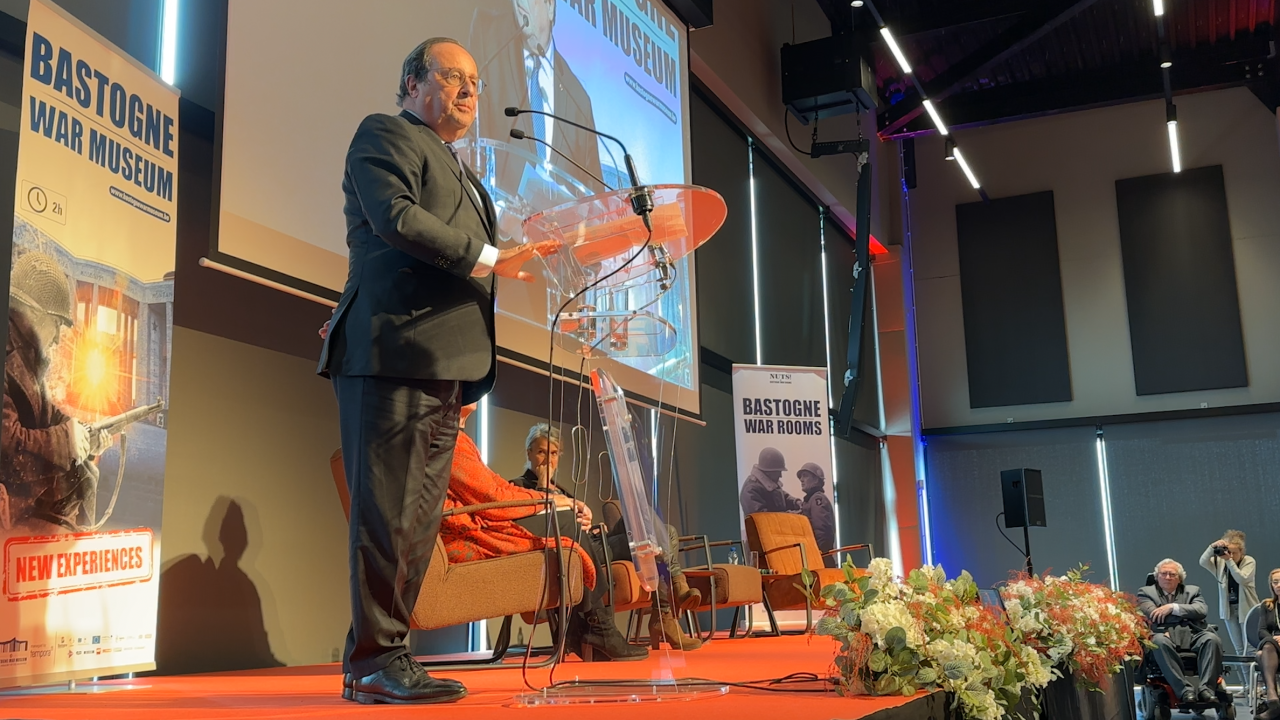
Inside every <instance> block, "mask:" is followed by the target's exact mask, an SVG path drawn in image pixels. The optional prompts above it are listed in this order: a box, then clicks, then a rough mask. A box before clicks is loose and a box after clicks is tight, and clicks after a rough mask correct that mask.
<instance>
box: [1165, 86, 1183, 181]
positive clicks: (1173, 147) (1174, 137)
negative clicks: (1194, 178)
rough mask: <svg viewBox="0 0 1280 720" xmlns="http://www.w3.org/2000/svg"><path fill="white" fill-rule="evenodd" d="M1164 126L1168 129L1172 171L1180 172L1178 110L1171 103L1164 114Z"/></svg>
mask: <svg viewBox="0 0 1280 720" xmlns="http://www.w3.org/2000/svg"><path fill="white" fill-rule="evenodd" d="M1165 116H1166V118H1167V121H1166V123H1165V124H1166V125H1167V126H1168V128H1169V157H1170V158H1172V159H1173V171H1174V172H1175V173H1180V172H1182V155H1181V153H1179V152H1178V108H1176V107H1174V105H1173V104H1172V103H1170V104H1169V108H1168V110H1167V111H1166V112H1165Z"/></svg>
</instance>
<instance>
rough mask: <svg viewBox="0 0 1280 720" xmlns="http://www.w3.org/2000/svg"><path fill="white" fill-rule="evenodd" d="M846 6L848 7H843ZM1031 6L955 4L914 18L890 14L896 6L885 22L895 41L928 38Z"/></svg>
mask: <svg viewBox="0 0 1280 720" xmlns="http://www.w3.org/2000/svg"><path fill="white" fill-rule="evenodd" d="M846 4H847V3H846ZM1032 4H1034V3H1028V2H1027V0H978V1H977V2H973V0H969V1H968V2H964V1H961V0H955V1H953V2H947V3H942V4H940V5H937V6H935V7H933V8H931V9H930V10H929V12H928V13H923V14H921V15H919V16H915V17H905V18H900V17H897V16H895V15H892V14H891V13H892V12H893V11H894V10H895V9H896V6H894V5H890V6H889V7H886V8H884V10H885V11H887V12H883V14H884V20H885V22H886V23H887V24H888V25H889V29H891V30H893V34H894V35H896V36H898V37H911V36H912V35H927V34H929V33H934V32H938V31H939V30H946V29H948V28H953V27H956V26H959V25H969V24H973V23H982V22H987V21H990V20H996V19H999V18H1006V17H1012V16H1015V15H1022V14H1023V13H1025V12H1026V11H1027V8H1028V7H1029V6H1030V5H1032Z"/></svg>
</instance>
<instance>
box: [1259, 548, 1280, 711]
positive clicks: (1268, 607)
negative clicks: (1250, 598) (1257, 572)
mask: <svg viewBox="0 0 1280 720" xmlns="http://www.w3.org/2000/svg"><path fill="white" fill-rule="evenodd" d="M1267 584H1268V585H1270V587H1271V595H1270V597H1268V598H1267V599H1266V600H1263V601H1262V617H1261V618H1260V619H1259V620H1258V636H1257V637H1256V638H1254V641H1255V642H1257V644H1258V664H1259V665H1261V666H1262V679H1263V681H1264V682H1266V684H1267V710H1266V712H1264V713H1262V714H1261V715H1258V720H1273V719H1274V718H1280V695H1278V694H1277V689H1276V673H1277V672H1280V644H1278V641H1280V607H1277V603H1280V568H1276V569H1275V570H1272V571H1271V574H1270V575H1268V576H1267Z"/></svg>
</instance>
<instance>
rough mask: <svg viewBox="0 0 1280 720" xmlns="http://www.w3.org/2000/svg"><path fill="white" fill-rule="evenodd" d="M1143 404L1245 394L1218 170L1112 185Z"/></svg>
mask: <svg viewBox="0 0 1280 720" xmlns="http://www.w3.org/2000/svg"><path fill="white" fill-rule="evenodd" d="M1116 210H1117V214H1118V217H1119V221H1120V249H1121V254H1122V256H1123V258H1124V286H1125V298H1126V300H1127V302H1128V308H1129V340H1130V343H1131V345H1132V347H1133V381H1134V385H1135V387H1136V389H1137V393H1138V395H1158V394H1161V393H1175V392H1188V391H1192V390H1212V389H1219V388H1236V387H1247V386H1248V384H1249V377H1248V372H1247V370H1246V366H1245V359H1244V335H1243V333H1242V332H1241V329H1240V302H1239V299H1238V297H1237V294H1236V268H1235V256H1234V254H1233V253H1232V247H1231V225H1230V222H1229V221H1228V217H1227V191H1226V185H1225V183H1224V181H1223V177H1222V166H1221V165H1214V166H1211V167H1204V168H1196V169H1194V170H1185V171H1183V172H1181V173H1178V174H1172V173H1166V174H1162V175H1147V176H1145V177H1136V178H1129V179H1127V180H1117V181H1116Z"/></svg>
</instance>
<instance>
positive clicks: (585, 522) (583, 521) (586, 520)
mask: <svg viewBox="0 0 1280 720" xmlns="http://www.w3.org/2000/svg"><path fill="white" fill-rule="evenodd" d="M573 510H574V512H575V513H577V515H578V524H579V525H581V526H582V529H583V530H590V529H591V508H589V507H587V504H586V503H584V502H582V501H581V500H574V501H573Z"/></svg>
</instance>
